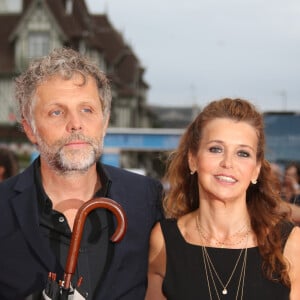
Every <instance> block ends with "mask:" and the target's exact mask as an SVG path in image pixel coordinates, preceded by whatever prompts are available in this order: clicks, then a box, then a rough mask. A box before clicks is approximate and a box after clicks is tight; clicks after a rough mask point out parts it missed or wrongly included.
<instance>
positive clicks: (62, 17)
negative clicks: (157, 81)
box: [0, 0, 150, 128]
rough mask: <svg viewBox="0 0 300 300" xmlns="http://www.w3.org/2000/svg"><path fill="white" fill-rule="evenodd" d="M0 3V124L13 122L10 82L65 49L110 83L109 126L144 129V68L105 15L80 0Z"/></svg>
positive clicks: (147, 122) (147, 121)
mask: <svg viewBox="0 0 300 300" xmlns="http://www.w3.org/2000/svg"><path fill="white" fill-rule="evenodd" d="M10 1H11V0H0V106H1V110H0V124H6V123H14V122H15V114H14V112H15V107H14V101H13V78H14V77H15V76H16V75H18V74H19V73H20V72H21V71H22V70H24V68H26V66H27V65H28V62H29V61H30V60H31V59H33V58H36V57H40V56H44V55H46V54H47V53H49V51H50V50H52V49H54V48H57V47H61V46H68V47H72V48H73V49H76V50H78V51H80V52H82V53H85V54H86V55H88V56H89V57H90V58H91V59H93V60H94V61H95V62H96V63H97V64H98V65H99V67H100V68H101V69H102V70H104V71H105V73H106V74H107V75H108V77H109V78H110V80H111V82H112V90H113V105H112V114H111V124H110V126H112V127H133V128H135V127H149V126H150V118H149V113H148V109H147V105H146V104H147V90H148V88H149V87H148V85H147V83H146V82H145V81H144V79H143V76H144V71H145V70H144V68H143V67H142V65H141V63H140V61H139V59H138V58H137V56H136V54H135V53H134V52H133V50H132V49H131V47H130V46H129V45H128V44H126V42H125V41H124V39H123V37H122V35H121V34H120V33H119V32H118V31H117V30H116V29H115V28H114V27H113V26H112V24H111V22H110V21H109V18H108V16H107V15H106V14H97V15H94V14H91V13H90V12H89V11H88V9H87V6H86V3H85V1H84V0H19V1H20V3H19V4H20V7H19V8H18V9H17V10H9V3H10Z"/></svg>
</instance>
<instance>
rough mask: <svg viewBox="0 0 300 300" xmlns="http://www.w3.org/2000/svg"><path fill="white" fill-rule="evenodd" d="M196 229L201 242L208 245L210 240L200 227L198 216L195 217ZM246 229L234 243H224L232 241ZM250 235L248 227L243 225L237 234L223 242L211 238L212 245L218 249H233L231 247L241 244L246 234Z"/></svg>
mask: <svg viewBox="0 0 300 300" xmlns="http://www.w3.org/2000/svg"><path fill="white" fill-rule="evenodd" d="M196 227H197V230H198V232H199V233H200V235H201V239H202V240H203V241H205V242H206V244H210V243H211V240H210V239H209V237H208V233H207V232H206V231H205V230H203V229H202V228H201V226H200V221H199V215H197V216H196ZM245 228H247V230H246V231H245V232H244V234H243V235H242V236H241V237H240V238H239V239H238V240H237V241H236V242H233V243H232V242H226V241H228V240H229V241H230V240H232V239H233V238H235V237H237V236H239V235H240V234H241V233H242V232H243V230H244V229H245ZM249 233H250V229H249V228H248V225H247V224H244V225H243V227H241V228H240V229H239V230H238V231H237V232H235V233H234V234H233V235H231V236H229V237H228V238H226V239H225V240H224V241H220V240H218V239H217V238H215V237H213V239H214V240H215V242H214V244H215V245H216V246H217V247H220V248H225V247H226V246H227V247H233V246H236V245H239V244H241V243H242V242H243V241H244V240H245V239H246V238H247V237H248V234H249Z"/></svg>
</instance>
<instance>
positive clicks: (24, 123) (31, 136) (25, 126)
mask: <svg viewBox="0 0 300 300" xmlns="http://www.w3.org/2000/svg"><path fill="white" fill-rule="evenodd" d="M22 126H23V129H24V131H25V134H26V136H27V138H28V139H29V140H30V142H31V143H32V144H36V143H37V140H36V137H35V134H34V132H33V130H32V128H31V125H30V124H29V123H28V122H27V121H26V120H25V119H23V120H22Z"/></svg>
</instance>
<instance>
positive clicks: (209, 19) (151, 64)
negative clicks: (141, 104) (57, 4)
mask: <svg viewBox="0 0 300 300" xmlns="http://www.w3.org/2000/svg"><path fill="white" fill-rule="evenodd" d="M87 4H88V7H89V10H90V12H91V13H106V14H107V15H108V17H109V19H110V21H111V23H112V25H113V26H114V27H115V29H117V30H118V31H120V32H122V33H123V36H124V39H125V41H126V42H127V43H128V44H129V45H130V46H131V47H132V49H133V51H134V53H135V54H136V55H137V57H138V58H139V60H140V62H141V64H142V66H143V67H145V69H146V73H145V80H146V81H147V82H148V84H149V85H150V90H149V92H148V103H149V104H152V105H163V106H187V105H188V106H191V105H194V104H196V105H199V106H200V107H202V106H203V105H205V104H207V103H208V102H209V101H211V100H215V99H219V98H223V97H240V98H244V99H248V100H250V101H252V102H253V103H254V104H255V105H257V106H258V108H259V109H260V110H262V111H281V110H288V111H290V110H294V111H299V112H300V2H299V0H263V1H262V0H243V1H241V0H226V1H224V0H186V1H182V0H180V1H179V0H169V1H166V0H151V1H150V0H148V1H141V0H97V1H96V0H87Z"/></svg>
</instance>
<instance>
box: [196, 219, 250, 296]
mask: <svg viewBox="0 0 300 300" xmlns="http://www.w3.org/2000/svg"><path fill="white" fill-rule="evenodd" d="M197 217H198V216H197ZM196 225H197V228H199V220H198V218H196ZM249 232H250V231H249V230H248V231H247V233H246V244H245V247H244V248H243V249H241V251H240V253H239V255H238V258H237V260H236V262H235V264H234V267H233V270H232V272H231V274H230V276H229V278H228V280H227V281H226V283H225V284H224V283H223V281H222V280H221V278H220V276H219V274H218V272H217V270H216V268H215V266H214V264H213V262H212V260H211V258H210V256H209V254H208V251H207V248H206V247H205V246H202V247H201V250H202V258H203V263H204V269H205V275H206V281H207V286H208V291H209V296H210V300H212V299H213V297H212V288H213V289H214V291H215V294H216V296H217V299H218V300H220V294H219V291H218V288H217V285H216V281H215V278H216V279H217V281H218V282H219V284H220V285H221V287H222V291H221V293H222V294H223V295H224V296H225V295H227V294H228V285H229V284H230V282H231V279H232V277H233V275H234V274H235V272H236V269H237V266H238V265H239V262H240V260H241V258H242V255H243V259H242V266H241V273H240V276H239V280H238V287H237V291H236V297H235V300H238V296H239V295H240V300H242V299H243V293H244V283H245V274H246V264H247V252H248V248H246V246H247V243H248V234H249ZM199 235H200V237H201V233H200V231H199ZM211 285H212V287H211Z"/></svg>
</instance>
